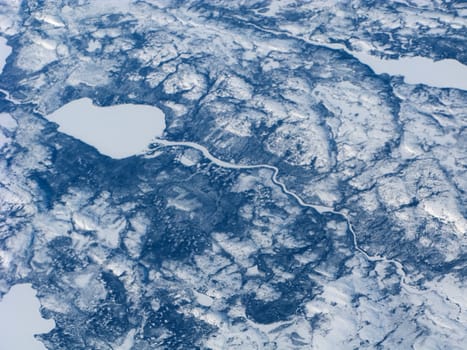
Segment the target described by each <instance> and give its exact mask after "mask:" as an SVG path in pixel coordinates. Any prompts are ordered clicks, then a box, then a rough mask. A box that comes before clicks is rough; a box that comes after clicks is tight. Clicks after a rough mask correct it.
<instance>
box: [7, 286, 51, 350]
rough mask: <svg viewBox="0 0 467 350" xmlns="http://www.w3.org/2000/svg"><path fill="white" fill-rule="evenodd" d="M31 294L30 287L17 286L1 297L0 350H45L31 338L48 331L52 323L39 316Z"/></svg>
mask: <svg viewBox="0 0 467 350" xmlns="http://www.w3.org/2000/svg"><path fill="white" fill-rule="evenodd" d="M35 294H36V293H35V291H34V289H33V288H32V286H31V285H30V284H17V285H14V286H13V287H11V289H10V291H9V292H8V293H7V294H6V295H5V296H4V297H3V300H2V301H1V302H0V339H1V345H0V348H1V349H28V350H39V349H41V350H42V349H44V350H45V346H44V345H43V344H42V343H40V342H39V341H37V340H36V339H34V334H39V333H46V332H49V331H51V330H52V329H53V328H54V327H55V322H54V321H53V320H45V319H43V318H42V317H41V315H40V313H39V307H40V304H39V300H38V299H37V298H36V295H35Z"/></svg>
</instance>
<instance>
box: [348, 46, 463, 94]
mask: <svg viewBox="0 0 467 350" xmlns="http://www.w3.org/2000/svg"><path fill="white" fill-rule="evenodd" d="M351 54H352V55H353V56H354V57H355V58H357V59H358V60H359V61H360V62H362V63H364V64H366V65H368V66H370V67H371V69H373V71H374V72H375V73H377V74H382V73H386V74H389V75H402V76H403V77H404V81H405V82H406V83H408V84H425V85H429V86H434V87H439V88H456V89H461V90H467V66H465V65H463V64H461V63H460V62H458V61H456V60H452V59H447V60H440V61H433V60H431V59H429V58H425V57H402V58H399V59H397V60H383V59H381V58H378V57H375V56H371V55H368V54H366V53H362V52H351Z"/></svg>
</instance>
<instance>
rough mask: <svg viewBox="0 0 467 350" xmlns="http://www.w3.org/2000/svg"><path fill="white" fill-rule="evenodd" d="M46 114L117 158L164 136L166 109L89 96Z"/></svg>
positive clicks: (98, 148) (140, 150) (75, 135)
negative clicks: (102, 103)
mask: <svg viewBox="0 0 467 350" xmlns="http://www.w3.org/2000/svg"><path fill="white" fill-rule="evenodd" d="M46 118H47V119H48V120H50V121H52V122H55V123H57V124H58V125H59V128H58V130H59V131H61V132H63V133H65V134H68V135H71V136H73V137H75V138H77V139H79V140H81V141H83V142H86V143H87V144H89V145H91V146H93V147H95V148H96V149H97V150H98V151H99V152H100V153H102V154H104V155H107V156H109V157H112V158H115V159H122V158H126V157H130V156H133V155H136V154H138V153H140V152H142V151H144V150H145V148H146V147H147V146H148V145H149V143H150V142H151V140H152V139H153V138H155V137H160V136H162V134H163V132H164V129H165V119H164V113H163V112H162V111H161V110H160V109H159V108H157V107H153V106H145V105H134V104H122V105H116V106H110V107H99V106H96V105H94V104H93V103H92V101H91V100H90V99H88V98H83V99H79V100H75V101H73V102H70V103H68V104H67V105H65V106H63V107H62V108H60V109H58V110H56V111H55V112H53V113H52V114H49V115H48V116H46Z"/></svg>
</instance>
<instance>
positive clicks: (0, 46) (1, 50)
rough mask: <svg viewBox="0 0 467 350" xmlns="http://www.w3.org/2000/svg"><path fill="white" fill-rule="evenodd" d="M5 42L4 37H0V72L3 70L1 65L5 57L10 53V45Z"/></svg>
mask: <svg viewBox="0 0 467 350" xmlns="http://www.w3.org/2000/svg"><path fill="white" fill-rule="evenodd" d="M6 42H7V41H6V39H5V38H2V37H0V73H2V72H3V66H5V63H6V59H7V57H8V56H10V53H11V47H10V46H8V45H7V44H6Z"/></svg>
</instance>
